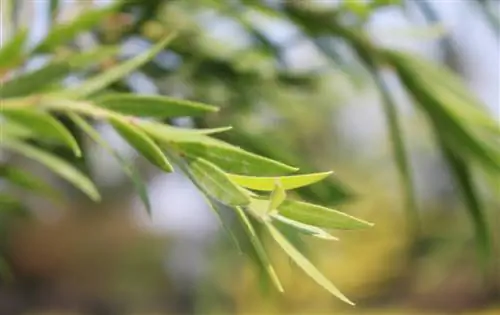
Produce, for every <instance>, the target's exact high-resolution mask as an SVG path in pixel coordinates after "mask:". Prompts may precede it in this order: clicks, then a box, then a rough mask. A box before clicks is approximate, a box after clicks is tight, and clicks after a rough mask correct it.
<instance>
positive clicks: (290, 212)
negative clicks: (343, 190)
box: [278, 200, 373, 230]
mask: <svg viewBox="0 0 500 315" xmlns="http://www.w3.org/2000/svg"><path fill="white" fill-rule="evenodd" d="M278 212H279V214H280V215H282V216H284V217H287V218H289V219H292V220H295V221H298V222H301V223H305V224H308V225H313V226H317V227H321V228H326V229H341V230H351V229H361V228H367V227H371V226H373V224H372V223H369V222H366V221H364V220H361V219H358V218H355V217H353V216H350V215H348V214H346V213H343V212H340V211H335V210H332V209H328V208H325V207H322V206H319V205H314V204H310V203H305V202H301V201H295V200H285V201H284V202H283V203H282V204H281V205H280V206H279V207H278Z"/></svg>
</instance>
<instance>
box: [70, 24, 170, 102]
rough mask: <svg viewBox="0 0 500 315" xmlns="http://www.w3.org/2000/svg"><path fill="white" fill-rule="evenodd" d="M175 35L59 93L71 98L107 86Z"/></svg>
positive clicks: (88, 93) (156, 51)
mask: <svg viewBox="0 0 500 315" xmlns="http://www.w3.org/2000/svg"><path fill="white" fill-rule="evenodd" d="M175 36H176V34H175V33H174V34H171V35H169V36H167V37H165V38H164V39H163V40H162V41H160V42H159V43H158V44H156V45H155V46H153V47H152V48H151V49H149V50H148V51H146V52H144V53H142V54H140V55H138V56H136V57H134V58H132V59H130V60H127V61H125V62H123V63H121V64H119V65H117V66H115V67H113V68H111V69H110V70H108V71H106V72H103V73H102V74H99V75H97V76H95V77H92V78H90V79H88V80H87V81H85V82H83V83H82V84H81V85H79V86H78V87H75V88H72V89H68V90H66V91H64V92H63V93H61V95H65V96H69V97H72V98H83V97H86V96H89V95H92V94H94V93H96V92H98V91H100V90H102V89H104V88H106V87H108V85H110V84H112V83H114V82H116V81H118V80H120V79H122V78H123V77H124V76H126V75H128V74H129V73H130V72H132V71H134V70H135V69H136V68H138V67H140V66H142V65H143V64H145V63H146V62H148V61H149V60H151V59H152V58H153V57H154V56H155V55H157V54H158V53H159V52H160V51H161V50H162V49H164V48H165V46H166V45H167V44H168V43H170V42H171V41H172V40H173V39H174V38H175Z"/></svg>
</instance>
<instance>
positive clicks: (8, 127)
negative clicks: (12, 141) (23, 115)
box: [0, 120, 36, 139]
mask: <svg viewBox="0 0 500 315" xmlns="http://www.w3.org/2000/svg"><path fill="white" fill-rule="evenodd" d="M0 130H1V133H0V136H2V137H3V136H6V137H11V138H16V139H35V138H36V134H35V133H34V132H33V130H31V129H28V128H26V127H24V126H23V125H20V124H16V123H15V122H13V121H10V120H9V121H5V120H4V121H2V122H0Z"/></svg>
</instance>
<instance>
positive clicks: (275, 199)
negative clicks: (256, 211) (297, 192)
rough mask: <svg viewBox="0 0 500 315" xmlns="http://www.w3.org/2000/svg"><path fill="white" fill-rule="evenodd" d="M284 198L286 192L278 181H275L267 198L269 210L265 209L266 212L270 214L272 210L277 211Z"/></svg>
mask: <svg viewBox="0 0 500 315" xmlns="http://www.w3.org/2000/svg"><path fill="white" fill-rule="evenodd" d="M285 198H286V192H285V190H284V189H283V185H282V184H281V183H280V182H279V181H277V182H276V184H275V188H274V190H273V192H272V193H271V196H270V198H269V208H268V209H267V211H268V212H270V211H272V210H275V209H278V207H279V206H280V205H281V204H282V203H283V201H285Z"/></svg>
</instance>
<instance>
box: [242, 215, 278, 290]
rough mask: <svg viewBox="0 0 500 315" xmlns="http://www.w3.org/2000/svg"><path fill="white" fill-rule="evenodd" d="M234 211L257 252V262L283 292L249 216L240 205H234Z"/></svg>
mask: <svg viewBox="0 0 500 315" xmlns="http://www.w3.org/2000/svg"><path fill="white" fill-rule="evenodd" d="M235 211H236V213H237V215H238V218H239V220H240V221H241V223H242V225H243V227H244V229H245V232H246V233H247V235H248V238H249V239H250V242H251V244H252V246H253V248H254V250H255V253H256V254H257V258H258V260H259V263H260V264H261V265H262V268H263V269H264V270H265V271H266V273H267V274H268V276H269V278H270V279H271V281H272V282H273V284H274V286H275V287H276V289H278V291H279V292H283V291H284V290H283V286H282V285H281V282H280V280H279V278H278V275H277V274H276V271H275V270H274V268H273V266H272V264H271V261H270V260H269V257H268V256H267V253H266V250H265V249H264V246H263V244H262V242H261V240H260V239H259V237H258V235H257V233H256V231H255V229H254V227H253V225H252V223H251V222H250V220H249V218H248V217H247V215H246V213H245V212H244V211H243V209H242V208H241V207H235Z"/></svg>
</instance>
